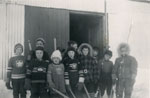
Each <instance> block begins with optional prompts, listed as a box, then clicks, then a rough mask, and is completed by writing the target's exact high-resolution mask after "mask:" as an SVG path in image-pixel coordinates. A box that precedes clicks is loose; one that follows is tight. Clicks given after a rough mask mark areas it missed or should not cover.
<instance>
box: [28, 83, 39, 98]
mask: <svg viewBox="0 0 150 98" xmlns="http://www.w3.org/2000/svg"><path fill="white" fill-rule="evenodd" d="M39 90H40V89H39V83H32V84H31V96H30V98H38V97H39Z"/></svg>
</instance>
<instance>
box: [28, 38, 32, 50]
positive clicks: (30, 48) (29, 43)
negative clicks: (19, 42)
mask: <svg viewBox="0 0 150 98" xmlns="http://www.w3.org/2000/svg"><path fill="white" fill-rule="evenodd" d="M28 45H29V50H30V51H32V46H31V42H30V40H28Z"/></svg>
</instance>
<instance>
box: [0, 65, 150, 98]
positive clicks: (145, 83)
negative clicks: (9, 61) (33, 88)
mask: <svg viewBox="0 0 150 98" xmlns="http://www.w3.org/2000/svg"><path fill="white" fill-rule="evenodd" d="M149 73H150V69H142V68H140V69H138V75H137V78H136V83H135V85H134V91H133V94H132V98H150V95H149V91H150V90H149V88H150V85H149V83H150V80H149ZM29 95H30V93H29V92H28V95H27V98H29ZM0 97H3V98H12V90H7V88H6V87H5V83H4V81H3V80H0ZM105 98H107V97H105Z"/></svg>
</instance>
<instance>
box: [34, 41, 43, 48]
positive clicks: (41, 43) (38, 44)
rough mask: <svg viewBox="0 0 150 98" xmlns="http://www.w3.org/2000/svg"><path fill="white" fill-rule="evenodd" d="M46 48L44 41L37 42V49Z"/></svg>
mask: <svg viewBox="0 0 150 98" xmlns="http://www.w3.org/2000/svg"><path fill="white" fill-rule="evenodd" d="M39 46H40V47H44V43H43V42H42V41H37V42H36V47H39Z"/></svg>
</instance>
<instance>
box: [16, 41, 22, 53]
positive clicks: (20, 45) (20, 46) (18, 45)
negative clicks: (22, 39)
mask: <svg viewBox="0 0 150 98" xmlns="http://www.w3.org/2000/svg"><path fill="white" fill-rule="evenodd" d="M17 48H21V49H22V52H23V45H22V44H20V43H18V44H16V45H15V47H14V52H15V53H16V49H17Z"/></svg>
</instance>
